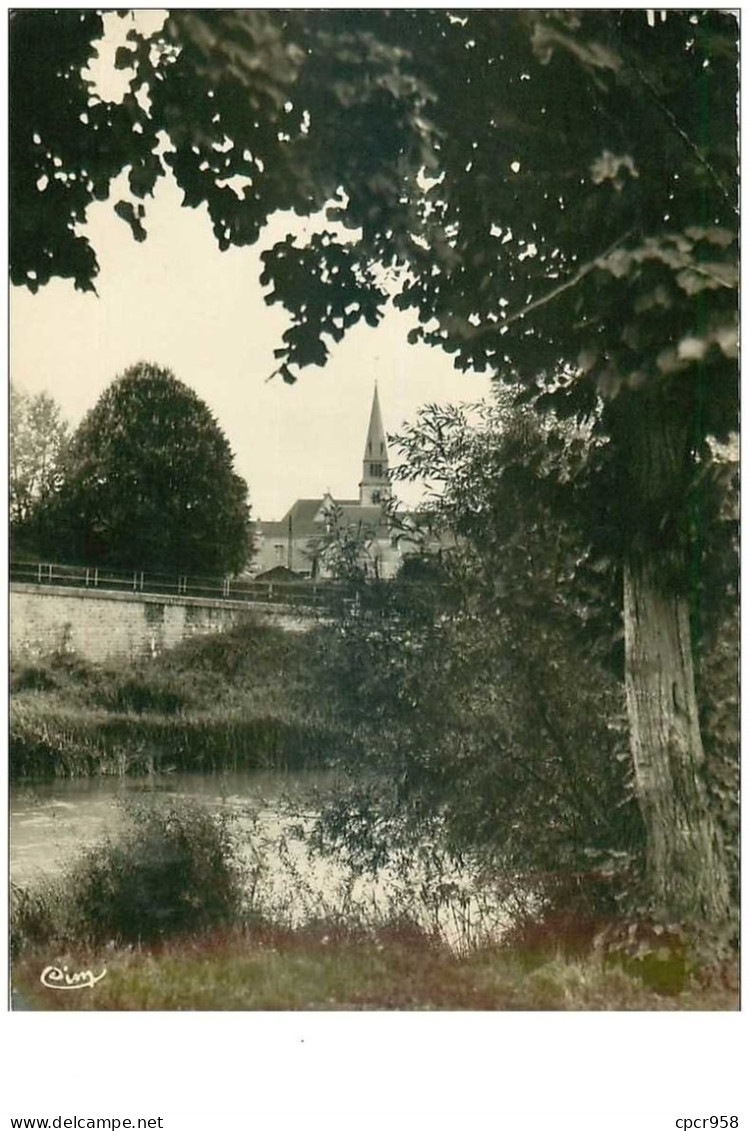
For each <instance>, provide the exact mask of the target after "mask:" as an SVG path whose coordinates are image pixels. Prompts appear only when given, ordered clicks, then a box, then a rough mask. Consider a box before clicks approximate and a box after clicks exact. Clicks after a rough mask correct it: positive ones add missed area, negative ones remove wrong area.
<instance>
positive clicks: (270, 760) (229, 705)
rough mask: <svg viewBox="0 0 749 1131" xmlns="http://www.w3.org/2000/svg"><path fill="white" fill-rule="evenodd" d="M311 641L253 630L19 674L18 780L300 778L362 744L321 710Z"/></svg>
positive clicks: (15, 707) (47, 664)
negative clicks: (145, 654) (284, 774)
mask: <svg viewBox="0 0 749 1131" xmlns="http://www.w3.org/2000/svg"><path fill="white" fill-rule="evenodd" d="M314 663H315V645H314V643H313V641H312V640H311V639H309V638H308V637H307V635H306V634H290V633H284V632H281V631H279V630H278V629H275V628H273V627H270V626H265V625H261V624H252V623H251V624H249V625H243V626H241V627H238V628H237V629H235V630H232V631H230V632H227V633H223V634H221V635H217V636H214V637H209V638H205V637H203V638H194V639H192V640H188V641H186V642H184V643H183V644H182V645H180V646H179V647H177V648H175V649H173V650H172V651H170V652H168V653H165V654H164V655H162V656H159V657H155V658H154V659H143V660H140V661H137V662H133V663H120V664H104V665H93V664H89V663H87V662H85V661H83V660H81V659H80V658H78V657H76V656H71V655H65V654H62V655H56V656H51V657H46V658H44V659H39V660H37V661H34V662H30V663H25V664H20V665H19V664H16V665H14V667H13V668H12V670H11V709H10V777H11V781H29V780H32V781H33V780H44V779H50V778H56V777H86V776H93V775H97V774H107V775H110V774H114V775H126V774H158V773H163V772H169V771H175V770H178V771H192V770H196V771H214V770H230V769H293V768H312V767H320V766H324V765H326V764H328V763H329V762H330V761H331V760H333V759H334V758H335V756H336V754H337V753H338V752H340V751H341V749H342V747H343V746H344V745H345V744H346V743H347V742H349V741H350V739H349V737H348V736H347V735H346V734H345V733H344V732H343V731H342V730H340V729H338V728H337V727H336V726H335V724H334V722H332V721H331V719H330V717H325V716H324V715H323V713H322V712H321V711H319V710H318V709H317V707H316V704H315V697H314V691H313V690H312V686H311V672H312V671H313V669H314Z"/></svg>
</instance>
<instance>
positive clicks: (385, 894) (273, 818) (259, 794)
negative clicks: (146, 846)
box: [10, 771, 506, 949]
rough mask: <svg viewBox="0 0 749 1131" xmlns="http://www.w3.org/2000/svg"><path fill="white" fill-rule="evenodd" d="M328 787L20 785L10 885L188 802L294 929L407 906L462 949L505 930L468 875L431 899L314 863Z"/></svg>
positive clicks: (318, 783)
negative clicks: (149, 814) (166, 805)
mask: <svg viewBox="0 0 749 1131" xmlns="http://www.w3.org/2000/svg"><path fill="white" fill-rule="evenodd" d="M333 786H334V778H333V776H332V775H331V774H330V773H325V772H320V771H306V772H304V771H297V772H292V773H278V772H267V771H239V772H237V771H232V772H226V773H216V774H200V773H195V774H178V773H173V774H166V775H154V776H150V777H143V778H130V777H128V778H115V777H97V778H83V779H80V778H78V779H72V780H57V781H54V782H44V783H34V784H25V785H17V786H14V787H13V788H12V790H11V796H10V870H11V879H12V880H13V882H14V883H16V884H18V885H20V886H22V887H25V886H27V885H29V884H33V883H34V882H35V881H37V880H39V879H41V878H45V877H55V876H58V877H59V876H61V875H62V874H63V873H64V872H65V869H66V866H67V865H69V864H70V863H71V862H72V861H73V860H74V859H75V857H76V855H77V854H78V853H79V852H80V851H81V850H82V849H84V848H87V847H90V846H93V845H95V844H97V843H98V842H100V841H101V840H102V839H103V838H104V837H106V836H111V835H116V833H117V831H118V829H119V828H122V827H123V826H124V823H125V820H126V810H127V805H128V802H137V803H138V805H141V804H146V805H148V804H158V803H159V801H161V800H162V799H167V800H176V799H190V800H193V801H196V800H197V801H200V802H201V803H202V804H203V805H205V806H206V807H207V808H209V809H211V810H214V811H215V812H219V811H224V812H227V813H228V814H230V816H231V817H232V828H233V829H234V831H235V836H236V838H237V844H238V847H239V850H240V855H241V856H242V857H243V859H244V861H245V863H247V864H248V865H249V867H250V870H251V872H252V876H253V884H254V886H255V891H256V896H257V898H259V899H260V900H261V902H262V905H263V907H264V908H265V909H266V910H267V911H268V912H269V913H271V914H273V915H274V916H275V917H276V918H277V919H278V920H279V921H285V922H287V923H289V924H290V925H295V926H296V925H300V924H302V923H304V922H305V920H308V919H313V918H318V917H320V916H321V915H328V916H340V915H344V916H348V917H349V918H351V917H352V916H356V917H358V919H359V920H360V921H362V920H363V921H372V920H373V919H374V920H377V919H380V920H381V919H382V918H386V917H387V916H388V915H389V914H394V913H397V912H398V910H400V911H403V910H404V909H406V908H407V909H408V910H409V913H410V914H411V915H412V916H413V917H414V918H417V919H418V920H419V921H420V922H421V923H422V925H423V926H425V927H428V928H429V929H432V930H436V931H437V932H438V933H439V934H440V935H441V936H442V937H443V938H444V939H445V941H447V942H449V943H450V944H451V945H452V946H454V947H456V948H458V949H463V948H465V947H466V946H470V945H471V944H472V943H473V942H476V941H478V939H479V936H480V937H481V938H483V937H485V936H487V935H489V936H491V935H496V934H498V933H499V932H500V931H501V927H502V925H503V923H505V922H506V917H505V915H504V914H503V913H502V909H501V905H500V904H499V903H498V902H496V901H492V900H491V898H490V899H489V900H488V901H487V898H486V896H485V895H482V896H481V897H480V898H479V897H475V896H473V895H470V894H468V895H467V894H466V893H467V892H469V890H470V880H469V877H466V876H459V875H454V876H452V877H450V879H451V886H452V889H453V890H454V897H453V898H451V899H447V900H445V899H443V898H441V897H440V898H439V899H436V898H432V896H433V894H434V893H433V891H431V892H430V889H429V879H430V878H429V877H428V876H426V875H424V874H423V873H422V874H413V875H412V876H411V877H410V878H408V877H407V878H406V879H405V880H404V877H403V876H399V877H396V876H395V875H393V874H389V873H387V872H386V873H382V874H380V875H379V876H378V877H377V878H372V877H366V878H361V877H355V876H353V875H352V873H351V872H350V871H349V870H348V869H347V868H346V867H344V866H343V865H342V864H340V863H337V862H334V861H332V860H330V859H328V858H324V859H321V858H319V857H318V858H310V857H309V855H308V853H307V849H306V845H305V843H304V840H303V837H301V836H300V835H299V830H300V829H301V830H304V829H305V828H309V826H310V824H311V822H312V820H313V818H314V816H315V812H316V810H317V808H318V806H319V804H320V798H321V796H322V795H324V793H325V792H326V791H328V790H330V789H331V788H332V787H333ZM442 878H443V879H444V876H443V877H442ZM415 893H417V894H416V895H415Z"/></svg>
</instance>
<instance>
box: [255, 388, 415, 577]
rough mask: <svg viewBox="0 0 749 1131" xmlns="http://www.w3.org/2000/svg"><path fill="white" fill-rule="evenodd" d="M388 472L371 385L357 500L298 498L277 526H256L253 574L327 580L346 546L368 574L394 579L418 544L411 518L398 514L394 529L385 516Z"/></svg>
mask: <svg viewBox="0 0 749 1131" xmlns="http://www.w3.org/2000/svg"><path fill="white" fill-rule="evenodd" d="M388 470H389V464H388V450H387V438H386V435H385V429H384V428H383V424H382V412H381V409H380V399H379V395H378V392H377V387H376V386H375V391H374V397H373V399H372V410H371V413H370V417H369V427H368V429H367V436H366V440H365V443H364V455H363V458H362V476H361V481H360V483H359V497H358V499H334V498H333V496H332V495H331V494H329V493H326V494H325V495H323V496H322V497H321V498H314V499H297V500H296V502H295V503H293V504H292V506H291V507H290V508H289V510H288V511H287V512H286V514H285V515H284V517H283V518H282V519H280V521H278V522H257V523H256V524H255V527H254V537H255V557H254V559H253V563H252V572H253V573H254V574H256V575H258V574H263V573H267V572H268V571H269V570H275V569H278V568H279V567H281V568H284V569H288V570H291V571H292V572H293V573H295V574H301V575H302V576H304V577H313V578H314V577H320V578H324V577H330V576H332V575H333V574H334V573H335V572H336V569H337V566H336V560H337V559H336V555H337V554H340V552H341V547H342V544H344V543H346V544H347V545H348V546H349V547H350V548H353V547H354V546H355V547H356V552H357V558H358V563H359V565H360V566H361V567H362V568H364V569H365V570H366V572H367V574H368V575H370V576H373V577H380V578H383V579H386V578H390V577H394V576H395V574H396V573H397V572H398V569H399V568H400V565H401V562H402V560H403V558H404V556H406V555H408V554H414V553H417V552H418V551H419V549H420V539H419V537H418V535H417V533H416V519H415V518H414V517H412V516H408V515H406V516H403V515H401V516H400V518H399V523H398V526H397V528H396V526H395V525H394V524H393V522H392V521H391V519H390V518H389V517H388V513H387V505H388V503H389V502H390V500H391V497H392V489H391V485H390V479H389V475H388ZM409 524H410V525H412V527H413V531H414V533H413V535H412V536H409V534H408V529H407V528H408V526H409ZM404 526H405V527H406V530H405V531H404V529H403V527H404ZM352 552H353V550H352Z"/></svg>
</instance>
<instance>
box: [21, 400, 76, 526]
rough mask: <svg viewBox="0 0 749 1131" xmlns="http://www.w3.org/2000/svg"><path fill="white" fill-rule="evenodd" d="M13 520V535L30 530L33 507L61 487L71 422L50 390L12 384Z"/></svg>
mask: <svg viewBox="0 0 749 1131" xmlns="http://www.w3.org/2000/svg"><path fill="white" fill-rule="evenodd" d="M9 439H10V461H9V472H10V475H9V481H10V482H9V486H10V522H11V528H12V530H13V532H14V534H19V533H21V532H22V531H23V530H24V528H26V529H28V525H29V520H30V518H31V516H32V513H33V511H34V508H35V507H37V506H39V505H40V504H43V503H44V501H45V500H47V499H48V498H49V497H50V496H51V495H52V494H53V493H54V492H55V491H56V490H57V489H58V488H59V486H60V476H61V470H60V465H61V461H62V458H63V455H64V451H65V446H66V443H67V440H68V425H67V423H66V421H65V420H63V419H62V415H61V411H60V406H59V405H58V404H57V402H56V401H55V400H54V398H53V397H51V396H50V395H49V394H48V393H37V394H36V396H29V394H28V393H25V392H23V390H21V389H19V388H17V387H16V386H15V385H13V384H12V383H11V387H10V436H9Z"/></svg>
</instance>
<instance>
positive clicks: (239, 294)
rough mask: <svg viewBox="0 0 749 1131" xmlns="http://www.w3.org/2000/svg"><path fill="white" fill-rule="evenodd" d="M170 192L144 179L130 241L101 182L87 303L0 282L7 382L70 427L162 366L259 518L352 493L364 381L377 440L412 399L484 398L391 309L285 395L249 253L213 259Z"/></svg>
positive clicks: (478, 377) (281, 314)
mask: <svg viewBox="0 0 749 1131" xmlns="http://www.w3.org/2000/svg"><path fill="white" fill-rule="evenodd" d="M181 195H182V194H181V191H180V190H179V189H178V187H177V185H176V184H175V183H174V182H173V181H172V180H171V179H170V180H169V181H166V180H162V181H161V182H159V185H158V188H157V192H156V196H155V197H154V199H152V200H149V201H147V218H146V226H147V228H148V233H149V234H148V238H147V239H146V240H145V241H144V242H143V243H137V242H136V241H135V240H134V239H133V237H132V235H131V233H130V229H129V228H128V226H127V225H126V224H125V223H124V222H123V221H122V220H120V219H119V217H117V216H116V215H115V214H114V212H113V211H112V204H113V203H114V202H115V201H116V200H117V199H119V195H118V194H117V187H116V185H115V188H114V189H113V191H112V195H111V198H110V201H109V202H104V203H102V204H96V205H94V206H92V207H91V208H90V209H89V214H88V221H87V224H86V226H85V233H86V235H87V236H88V237H89V239H90V240H91V241H92V243H93V245H94V247H95V248H96V250H97V253H98V257H99V263H100V268H101V271H100V274H99V276H98V278H97V280H96V286H97V292H98V294H97V295H94V294H90V293H89V294H83V293H80V292H76V291H75V289H74V288H73V284H72V282H69V281H65V280H59V279H57V280H53V281H52V282H50V283H49V284H48V285H47V286H46V287H43V288H42V289H41V290H40V291H39V292H38V293H37V294H36V295H32V294H31V293H30V292H28V291H27V290H26V289H25V288H18V287H15V288H12V294H11V303H10V312H11V316H10V363H11V377H12V380H13V381H14V383H15V384H16V385H18V386H20V387H21V388H22V389H23V390H24V391H26V392H28V393H38V392H41V391H42V390H44V391H47V392H49V393H51V394H52V395H53V396H54V397H55V399H56V400H57V401H58V403H59V404H60V405H61V407H62V410H63V413H64V415H65V417H66V418H67V419H68V421H69V422H70V423H71V424H72V425H76V424H77V423H78V422H79V421H80V419H81V418H82V416H83V415H84V414H85V413H86V412H87V411H88V410H89V409H90V408H92V407H93V406H94V404H95V403H96V400H97V399H98V397H99V395H100V394H101V393H102V391H103V390H104V389H105V388H106V386H107V385H108V384H109V383H110V381H112V380H113V379H114V378H115V377H116V376H117V375H118V374H120V373H122V372H123V371H124V370H125V369H126V368H127V367H128V366H130V365H133V364H135V363H136V362H138V361H150V362H154V363H156V364H158V365H162V366H166V367H168V368H169V369H171V370H172V372H173V373H174V374H175V376H176V377H178V378H179V379H180V380H181V381H183V382H184V383H185V384H187V385H189V386H190V387H191V388H193V389H194V390H195V391H196V392H197V393H198V394H199V395H200V396H201V397H202V398H203V400H204V401H205V402H206V403H207V404H208V406H209V408H210V409H211V410H212V412H213V413H214V415H215V416H216V419H217V421H218V423H219V425H220V426H221V428H222V429H223V431H224V432H225V434H226V436H227V437H228V439H229V442H230V444H231V446H232V450H233V452H234V454H235V467H236V470H237V471H238V472H239V474H240V475H242V476H243V478H244V479H246V481H247V483H248V486H249V489H250V500H251V506H252V513H253V516H254V517H255V518H262V519H273V518H280V517H282V515H283V514H284V513H285V511H286V510H287V509H288V507H289V506H290V505H291V503H292V502H293V501H294V500H295V499H296V498H298V497H304V496H317V495H322V494H323V493H324V492H325V491H326V490H330V492H331V493H332V494H333V496H334V497H336V496H338V497H356V495H357V493H358V484H359V479H360V478H361V461H362V455H363V449H364V440H365V436H366V430H367V423H368V421H369V412H370V407H371V402H372V395H373V390H374V383H375V380H376V381H377V383H378V388H379V393H380V403H381V406H382V413H383V419H384V424H385V429H386V431H388V432H391V433H392V432H397V431H398V430H399V428H400V427H401V425H402V424H403V422H405V421H412V420H414V419H415V416H416V413H417V410H418V408H419V407H420V406H421V405H423V404H426V403H429V402H451V401H452V402H455V401H474V400H477V399H479V398H480V397H482V396H483V395H485V393H486V392H487V391H488V388H489V380H488V377H486V376H485V375H482V374H475V373H460V372H458V371H457V370H455V369H454V368H453V365H452V359H451V357H450V356H449V355H447V354H446V353H444V352H443V351H442V350H439V349H435V348H431V347H427V346H415V345H409V344H408V342H407V340H406V334H407V332H408V329H409V328H410V327H411V326H412V325H413V324H414V322H415V316H409V315H406V314H404V313H402V312H400V311H395V310H392V311H391V312H389V313H388V315H387V316H386V318H385V320H384V321H383V323H382V324H381V325H380V326H379V327H378V328H377V329H372V328H370V327H367V326H360V327H356V328H354V329H353V330H352V331H350V332H349V334H348V336H347V337H346V338H345V339H344V340H343V341H342V342H341V343H339V344H338V345H331V357H330V360H329V362H328V364H327V365H326V366H325V367H324V368H318V367H310V368H307V369H304V370H302V372H301V375H300V379H299V381H298V382H297V383H296V385H294V386H288V385H285V384H284V383H283V381H282V380H281V378H280V377H276V378H274V379H273V380H270V381H269V380H268V377H269V375H270V374H271V373H272V372H273V370H274V369H275V367H276V365H277V364H278V362H277V361H276V360H275V359H274V357H273V350H274V348H276V347H278V346H279V345H281V344H282V343H281V335H282V333H283V331H284V329H285V327H286V325H287V324H288V322H287V315H286V314H285V311H284V310H283V308H281V307H280V306H268V305H267V304H266V303H265V302H264V300H263V292H262V289H261V287H260V283H259V276H260V259H259V254H260V251H259V248H258V247H254V248H231V249H229V250H228V251H225V252H221V251H219V250H218V247H217V245H216V243H215V240H214V236H213V232H212V230H211V226H210V221H209V219H208V215H207V211H206V210H205V209H200V210H195V209H187V208H183V207H181V205H180V201H181ZM285 223H286V222H285V219H284V218H276V220H274V221H273V229H272V231H271V234H269V236H268V237H267V238H268V239H269V240H272V239H275V238H281V237H282V235H283V234H284V233H285ZM297 223H299V221H297ZM394 454H395V453H394V452H392V450H391V464H392V462H393V456H394ZM396 493H397V494H398V495H399V497H401V498H402V499H403V500H404V501H405V502H406V503H408V504H409V505H411V504H413V503H415V502H416V501H417V499H418V497H419V496H420V495H421V494H422V493H423V492H422V491H421V490H420V489H419V488H410V487H408V486H405V485H404V486H403V487H400V486H399V488H398V490H397V492H396Z"/></svg>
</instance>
